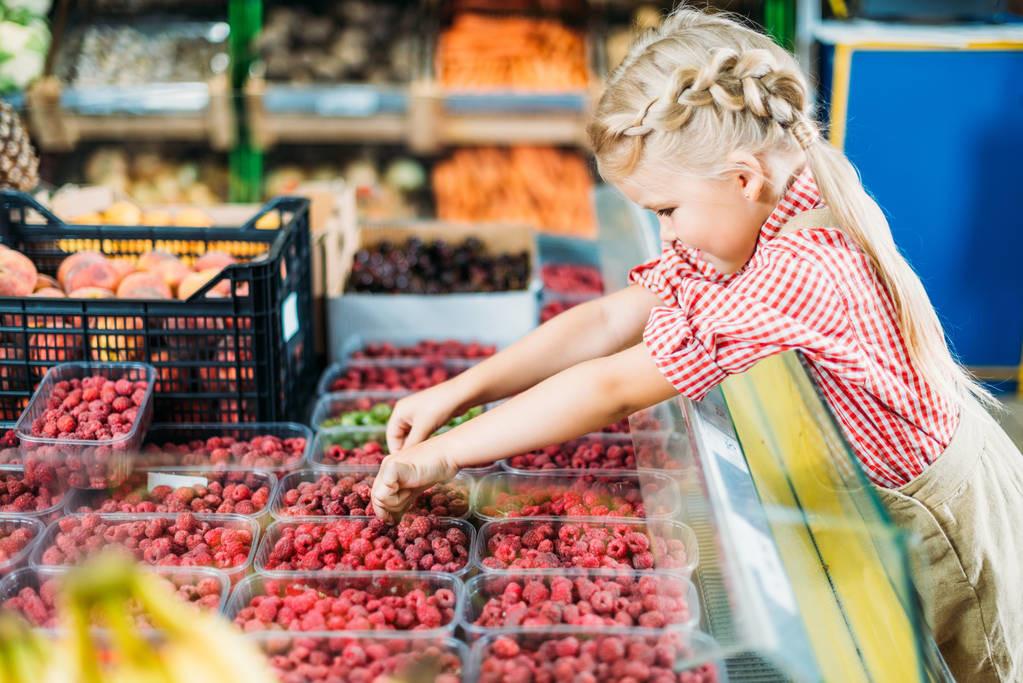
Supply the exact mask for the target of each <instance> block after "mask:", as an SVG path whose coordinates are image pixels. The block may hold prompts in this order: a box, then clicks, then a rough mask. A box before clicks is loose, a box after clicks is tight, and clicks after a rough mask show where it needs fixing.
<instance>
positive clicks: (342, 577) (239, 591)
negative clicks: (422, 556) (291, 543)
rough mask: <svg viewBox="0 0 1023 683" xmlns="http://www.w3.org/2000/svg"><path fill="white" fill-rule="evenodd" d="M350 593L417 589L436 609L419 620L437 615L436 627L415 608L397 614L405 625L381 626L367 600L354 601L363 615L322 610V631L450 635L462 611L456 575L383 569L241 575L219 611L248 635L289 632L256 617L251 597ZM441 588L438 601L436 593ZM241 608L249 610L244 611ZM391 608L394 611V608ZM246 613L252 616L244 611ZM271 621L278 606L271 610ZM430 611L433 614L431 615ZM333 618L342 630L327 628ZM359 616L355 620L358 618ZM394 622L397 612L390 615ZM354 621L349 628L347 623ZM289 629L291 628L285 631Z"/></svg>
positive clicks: (373, 595) (371, 595)
mask: <svg viewBox="0 0 1023 683" xmlns="http://www.w3.org/2000/svg"><path fill="white" fill-rule="evenodd" d="M350 591H359V592H361V593H364V594H365V597H366V600H367V601H370V600H380V599H382V598H388V597H391V598H394V597H397V598H404V597H405V596H408V595H409V594H410V593H413V592H414V591H419V592H421V593H422V597H423V598H424V599H427V598H429V599H433V604H432V605H430V606H432V607H435V608H436V609H437V612H433V611H432V610H428V611H427V613H426V614H424V618H427V619H428V618H430V617H431V616H433V617H436V618H438V619H439V620H440V623H439V624H437V625H433V626H431V624H429V623H425V624H424V623H423V622H422V621H421V620H420V618H419V615H418V614H415V613H414V610H407V612H408V614H406V615H403V616H402V617H401V618H403V619H407V622H406V623H403V624H396V623H394V621H392V622H390V623H388V622H384V623H386V626H384V627H381V626H380V625H379V624H378V622H377V621H376V620H375V619H377V618H381V617H379V616H378V617H374V615H373V614H372V613H373V612H374V611H379V608H374V609H369V608H368V607H367V605H366V602H359V603H358V604H359V605H361V606H362V607H363V608H364V610H363V611H364V612H367V614H366V615H365V616H362V614H361V613H360V614H359V615H356V616H349V614H348V613H347V612H346V613H344V614H343V615H335V614H327V615H326V618H325V620H324V623H325V626H326V628H325V629H322V628H321V629H320V630H330V631H337V632H344V633H345V634H346V635H350V636H356V635H362V636H365V637H372V636H374V635H376V634H379V633H380V632H381V630H382V628H383V629H384V630H387V631H395V632H409V633H415V634H417V635H434V636H440V637H444V636H449V635H451V634H452V633H453V632H454V630H455V627H456V626H457V625H458V624H459V623H460V622H461V620H462V613H463V611H464V609H465V585H464V584H463V583H462V581H461V579H459V578H457V577H455V576H452V575H450V574H441V573H437V572H388V571H365V572H324V571H315V572H257V573H255V574H252V575H250V576H247V577H245V578H244V579H242V580H241V581H240V582H239V583H238V585H237V586H235V588H234V591H232V593H231V599H230V600H229V601H228V603H227V606H226V608H225V609H224V615H225V616H226V617H227V618H228V619H230V620H232V621H234V622H235V623H236V624H237V625H238V627H239V628H242V629H243V630H245V631H246V632H247V633H252V632H256V631H278V632H279V631H288V630H289V629H288V627H287V626H286V625H283V624H280V623H278V622H277V621H273V622H266V621H263V620H262V619H260V618H259V616H258V614H259V613H258V611H257V610H255V609H254V602H253V601H254V600H256V599H261V597H265V596H271V597H275V598H286V597H289V596H290V597H294V596H297V595H302V594H303V593H305V592H309V593H310V594H312V595H316V596H317V598H318V599H319V598H324V597H327V598H338V597H340V596H342V594H349V593H347V592H350ZM438 591H446V593H444V594H443V595H441V596H440V599H438V596H437V592H438ZM280 604H281V605H283V604H284V603H283V602H281V603H280ZM246 608H249V609H248V610H246ZM441 610H450V617H449V618H444V614H443V613H442V612H441ZM395 611H396V610H395ZM249 612H251V614H250V613H249ZM274 612H275V614H274V616H275V619H276V616H277V614H279V609H276V610H274ZM431 612H432V615H431V614H430V613H431ZM302 616H303V615H301V614H297V615H296V617H295V620H296V621H299V622H301V617H302ZM333 617H337V620H338V621H337V622H336V623H337V625H341V620H342V618H343V621H344V623H343V626H342V627H341V628H336V627H332V618H333ZM357 619H358V621H357ZM395 621H397V616H396V618H395ZM353 623H354V624H355V626H354V627H353V626H352V624H353ZM290 630H294V629H290Z"/></svg>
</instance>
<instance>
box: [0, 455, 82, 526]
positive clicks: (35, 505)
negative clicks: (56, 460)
mask: <svg viewBox="0 0 1023 683" xmlns="http://www.w3.org/2000/svg"><path fill="white" fill-rule="evenodd" d="M27 473H31V476H28V475H27ZM69 495H70V492H69V491H68V487H67V476H66V475H63V474H61V468H58V467H54V466H53V465H51V464H49V463H33V464H32V465H30V466H29V467H28V468H27V469H26V468H25V467H22V466H21V465H0V515H17V516H19V517H34V518H35V519H38V520H39V521H41V522H42V523H43V524H49V523H50V522H51V521H52V520H53V519H54V518H56V517H58V516H59V515H60V514H61V512H62V511H63V509H64V501H65V500H67V498H68V496H69Z"/></svg>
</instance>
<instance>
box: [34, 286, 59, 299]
mask: <svg viewBox="0 0 1023 683" xmlns="http://www.w3.org/2000/svg"><path fill="white" fill-rule="evenodd" d="M29 296H38V297H42V298H48V299H63V298H65V297H67V294H65V293H64V290H63V289H57V288H56V287H43V288H42V289H37V290H36V291H34V292H32V293H31V294H29Z"/></svg>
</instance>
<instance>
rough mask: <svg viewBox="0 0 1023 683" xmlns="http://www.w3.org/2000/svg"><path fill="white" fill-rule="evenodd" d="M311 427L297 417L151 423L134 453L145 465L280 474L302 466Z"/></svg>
mask: <svg viewBox="0 0 1023 683" xmlns="http://www.w3.org/2000/svg"><path fill="white" fill-rule="evenodd" d="M312 445H313V432H312V430H311V429H309V427H307V426H305V425H303V424H298V423H297V422H253V423H246V424H195V425H184V424H155V425H153V427H152V428H151V429H150V430H149V435H148V436H147V437H146V442H145V445H144V446H143V447H142V452H141V453H140V454H139V455H138V456H137V461H138V463H139V465H140V466H144V467H146V468H147V469H181V468H185V467H212V468H223V469H234V468H238V467H243V468H250V467H251V468H254V469H260V470H265V471H269V472H272V473H273V474H275V475H277V476H280V475H281V474H284V473H287V472H290V471H292V470H297V469H299V468H301V467H302V466H303V464H304V463H305V461H306V458H307V457H308V453H309V449H310V448H311V447H312Z"/></svg>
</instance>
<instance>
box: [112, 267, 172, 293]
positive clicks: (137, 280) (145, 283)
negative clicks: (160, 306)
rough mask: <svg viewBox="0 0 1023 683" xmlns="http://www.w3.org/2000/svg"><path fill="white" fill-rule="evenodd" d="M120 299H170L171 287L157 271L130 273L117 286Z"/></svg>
mask: <svg viewBox="0 0 1023 683" xmlns="http://www.w3.org/2000/svg"><path fill="white" fill-rule="evenodd" d="M117 296H118V298H120V299H170V298H172V296H173V295H172V294H171V289H170V287H168V286H167V283H166V282H164V280H163V278H162V277H160V275H158V274H157V273H132V274H131V275H129V276H128V277H126V278H124V280H123V281H122V282H121V284H120V286H118V288H117Z"/></svg>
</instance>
